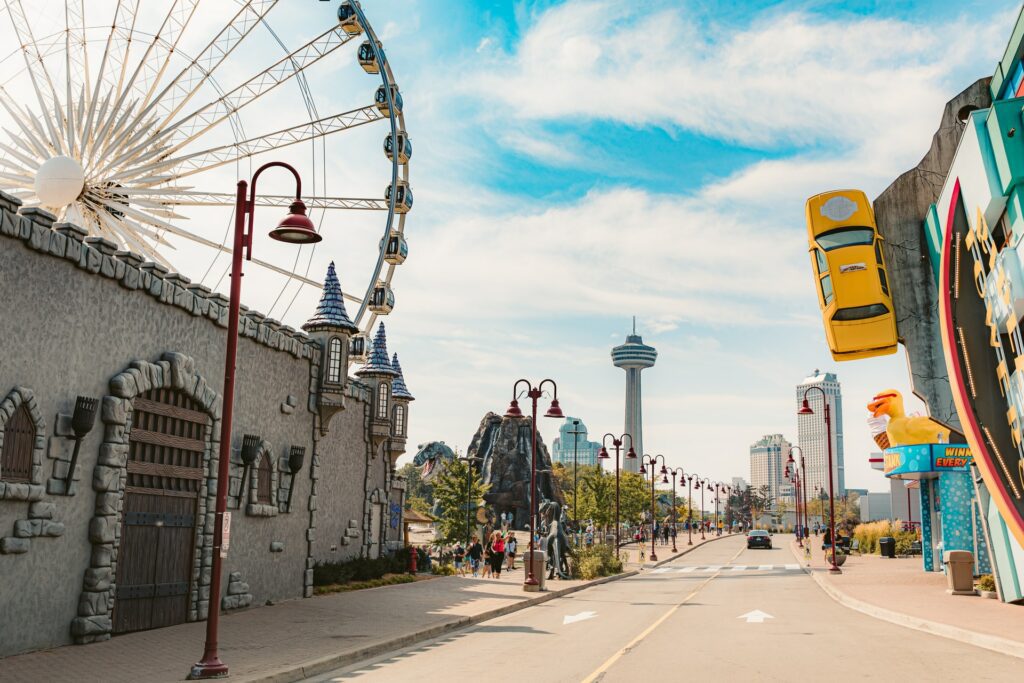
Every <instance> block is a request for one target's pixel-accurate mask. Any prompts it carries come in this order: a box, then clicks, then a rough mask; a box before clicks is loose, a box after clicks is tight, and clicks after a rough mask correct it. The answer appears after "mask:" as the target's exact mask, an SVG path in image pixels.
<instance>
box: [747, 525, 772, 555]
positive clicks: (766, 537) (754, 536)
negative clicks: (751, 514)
mask: <svg viewBox="0 0 1024 683" xmlns="http://www.w3.org/2000/svg"><path fill="white" fill-rule="evenodd" d="M771 547H772V537H771V535H770V534H769V533H768V532H767V531H765V530H764V529H753V530H751V531H748V532H747V548H748V549H749V548H768V549H769V550H771Z"/></svg>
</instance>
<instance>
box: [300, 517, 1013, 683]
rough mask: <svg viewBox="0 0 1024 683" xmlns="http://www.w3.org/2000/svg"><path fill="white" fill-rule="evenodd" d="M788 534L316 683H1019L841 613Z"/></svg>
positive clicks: (992, 663)
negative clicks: (770, 543) (696, 681)
mask: <svg viewBox="0 0 1024 683" xmlns="http://www.w3.org/2000/svg"><path fill="white" fill-rule="evenodd" d="M789 540H790V537H788V536H781V535H780V536H777V537H776V547H775V548H774V549H772V550H763V549H755V550H747V549H746V544H745V541H744V537H743V536H742V535H740V536H736V537H733V538H726V539H722V540H720V541H718V542H716V543H713V544H710V545H708V546H705V547H701V548H698V549H697V550H695V551H694V552H692V553H689V554H687V555H685V556H683V557H681V558H679V559H678V560H676V561H674V562H671V563H669V564H666V565H663V566H661V567H659V568H657V569H648V570H646V571H645V572H643V573H642V574H640V575H639V576H634V577H630V578H626V579H623V580H621V581H615V582H612V583H608V584H604V585H600V586H595V587H593V588H590V589H587V590H585V591H581V592H579V593H576V594H573V595H571V596H567V597H564V598H558V599H555V600H551V601H549V602H546V603H544V604H542V605H538V606H536V607H531V608H528V609H525V610H522V611H519V612H515V613H513V614H510V615H507V616H504V617H500V618H498V619H494V620H491V621H488V622H484V623H481V624H479V625H476V626H474V627H471V628H467V629H465V630H463V631H459V632H456V633H452V634H449V635H446V636H443V637H440V638H437V639H434V640H431V641H426V642H424V643H421V644H418V645H416V646H412V647H410V648H407V649H405V650H400V651H398V652H395V653H392V654H390V655H386V656H383V657H380V658H377V659H374V660H369V661H366V662H363V663H361V664H358V665H355V666H352V667H349V668H346V669H340V670H338V671H334V672H331V673H329V674H325V675H321V676H317V677H315V678H312V679H309V680H313V681H318V682H321V683H323V682H327V681H347V680H353V679H365V680H368V681H417V682H425V681H482V680H485V681H488V682H495V681H527V682H529V683H538V682H546V681H587V682H591V681H644V680H650V681H654V680H661V681H672V680H683V679H687V680H689V679H692V678H693V677H704V678H708V679H711V678H716V679H734V680H740V681H805V680H807V681H819V680H836V681H847V680H863V679H872V680H881V681H890V680H891V681H897V680H898V681H931V680H957V679H963V680H972V681H1011V680H1013V681H1017V680H1021V676H1022V668H1024V667H1022V665H1021V661H1020V660H1019V659H1015V658H1012V657H1008V656H1005V655H1001V654H998V653H995V652H990V651H988V650H982V649H979V648H976V647H973V646H971V645H967V644H964V643H958V642H954V641H950V640H948V639H945V638H939V637H936V636H932V635H929V634H926V633H922V632H918V631H913V630H910V629H906V628H902V627H899V626H896V625H893V624H889V623H886V622H882V621H879V620H877V619H873V618H871V617H868V616H866V615H863V614H860V613H858V612H854V611H852V610H850V609H847V608H845V607H843V606H841V605H838V604H837V603H835V602H834V601H832V599H830V598H829V597H828V596H826V595H825V593H824V592H823V591H822V590H821V589H820V588H819V587H818V586H817V585H816V584H815V583H814V582H813V581H812V580H811V578H810V577H809V576H808V575H807V574H806V573H805V572H804V571H803V569H802V568H801V567H800V566H799V565H798V564H795V563H794V559H793V555H792V554H791V553H790V551H789V549H788V547H787V545H788V542H789Z"/></svg>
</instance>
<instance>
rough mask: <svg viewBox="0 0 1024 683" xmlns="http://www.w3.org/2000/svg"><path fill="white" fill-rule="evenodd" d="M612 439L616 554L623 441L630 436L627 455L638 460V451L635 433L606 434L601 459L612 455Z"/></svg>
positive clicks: (599, 455)
mask: <svg viewBox="0 0 1024 683" xmlns="http://www.w3.org/2000/svg"><path fill="white" fill-rule="evenodd" d="M609 437H610V438H611V440H612V447H614V448H615V555H616V556H618V554H619V471H620V470H619V455H620V453H621V452H622V443H623V442H624V441H625V440H626V439H627V438H628V439H629V450H628V451H626V457H627V458H630V459H632V460H636V451H634V450H633V435H632V434H629V433H623V434H621V435H620V436H618V437H616V436H615V435H614V434H610V433H609V434H605V435H604V438H602V439H601V450H600V451H598V453H597V457H598V458H599V459H601V460H606V459H608V458H610V457H611V456H610V455H608V439H609Z"/></svg>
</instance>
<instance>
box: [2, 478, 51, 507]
mask: <svg viewBox="0 0 1024 683" xmlns="http://www.w3.org/2000/svg"><path fill="white" fill-rule="evenodd" d="M45 492H46V489H45V488H44V487H43V485H42V484H24V483H18V484H12V483H10V482H6V483H5V484H3V488H0V499H3V500H24V501H28V502H34V501H37V500H42V499H43V496H44V495H45Z"/></svg>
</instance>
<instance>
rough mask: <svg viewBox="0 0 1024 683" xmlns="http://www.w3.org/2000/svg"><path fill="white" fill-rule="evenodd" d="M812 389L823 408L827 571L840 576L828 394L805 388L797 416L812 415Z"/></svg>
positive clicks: (812, 387)
mask: <svg viewBox="0 0 1024 683" xmlns="http://www.w3.org/2000/svg"><path fill="white" fill-rule="evenodd" d="M814 389H817V390H818V391H820V392H821V402H822V403H823V404H824V406H825V416H824V417H825V439H826V441H827V443H828V507H829V520H828V524H829V529H830V531H831V537H832V566H831V567H829V568H828V570H829V571H830V572H832V573H833V574H842V570H841V569H840V568H839V565H837V564H836V545H837V544H836V502H835V501H836V496H835V491H834V490H833V484H832V416H831V413H830V411H829V405H828V394H826V393H825V390H824V389H822V388H821V387H819V386H811V387H807V389H805V390H804V403H803V406H802V407H801V408H800V410H798V411H797V414H798V415H814V411H813V410H811V405H810V404H809V403H808V402H807V394H808V393H810V392H811V391H812V390H814Z"/></svg>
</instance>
